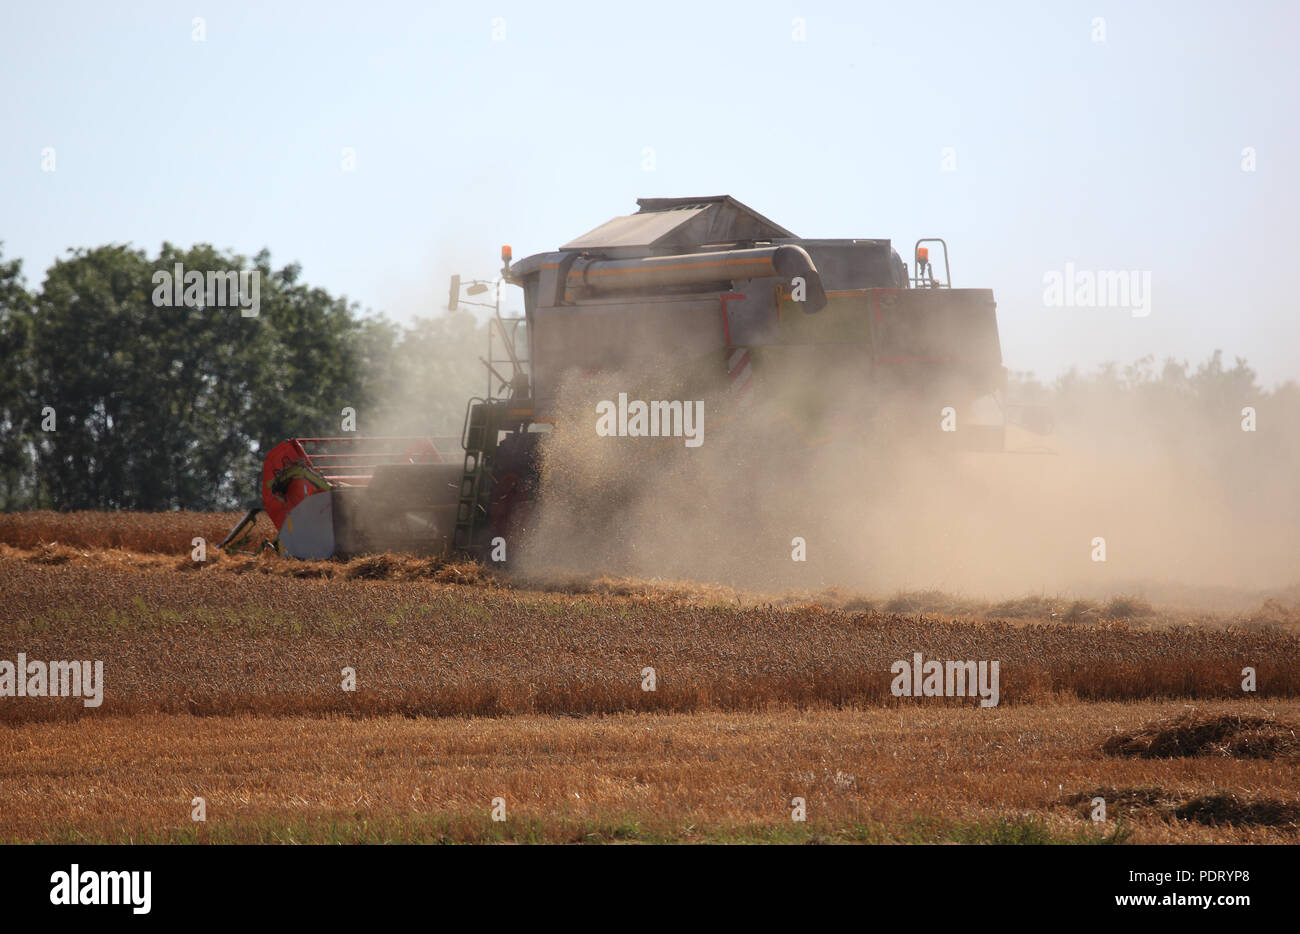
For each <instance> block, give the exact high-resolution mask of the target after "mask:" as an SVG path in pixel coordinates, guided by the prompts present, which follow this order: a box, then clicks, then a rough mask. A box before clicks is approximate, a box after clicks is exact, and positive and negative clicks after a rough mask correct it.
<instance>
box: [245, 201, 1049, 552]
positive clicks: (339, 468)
mask: <svg viewBox="0 0 1300 934" xmlns="http://www.w3.org/2000/svg"><path fill="white" fill-rule="evenodd" d="M637 204H638V206H639V208H640V209H639V210H638V211H637V212H636V213H635V214H631V215H628V216H625V217H616V218H614V219H613V220H611V221H609V222H607V223H605V224H602V225H600V226H599V227H597V228H596V229H595V230H592V231H591V232H590V233H587V234H584V235H583V236H581V237H578V238H577V239H576V240H572V241H570V242H569V243H566V244H565V245H564V246H562V247H561V248H560V249H559V250H557V251H555V252H551V253H539V254H536V255H533V256H529V257H527V258H525V259H523V260H520V261H519V262H517V263H513V264H512V262H511V253H510V248H509V247H504V248H503V249H502V261H503V263H504V267H503V270H502V281H504V282H506V283H508V284H510V285H516V286H518V287H519V288H521V289H522V290H523V298H524V308H525V314H524V317H523V318H521V319H520V318H503V317H502V316H501V315H500V312H499V309H498V310H497V312H496V314H495V316H494V318H493V329H494V331H495V334H494V335H493V336H494V338H495V339H496V341H497V342H498V343H499V345H500V346H501V347H503V348H504V356H501V357H497V356H494V353H495V351H494V350H493V349H492V348H493V344H492V343H491V342H490V345H489V353H488V359H486V360H484V361H483V362H484V363H485V365H486V366H487V367H488V369H489V371H490V377H489V379H490V381H491V382H490V384H489V385H490V386H494V385H495V386H497V387H498V388H497V389H496V391H494V392H493V391H490V392H489V393H488V394H487V395H486V396H485V397H482V398H473V399H470V400H469V401H468V404H467V407H466V415H465V422H464V426H463V430H462V433H461V438H460V447H461V448H462V449H463V450H462V451H458V452H456V460H455V461H452V462H447V460H445V459H444V455H443V453H442V452H440V451H439V449H438V447H437V446H436V445H435V444H434V442H433V440H432V439H427V438H297V439H291V440H289V441H285V442H283V443H281V444H279V445H278V446H276V447H275V448H273V449H272V450H271V452H270V453H269V454H268V455H267V457H266V461H265V465H264V467H263V470H262V478H261V491H260V492H261V502H260V504H259V505H257V506H255V507H254V508H253V509H251V510H250V511H249V513H248V515H246V516H245V517H244V519H243V520H242V521H241V522H240V523H239V525H237V526H236V528H235V529H234V531H232V532H231V534H230V535H229V536H228V537H227V539H226V541H225V542H223V543H222V547H223V548H226V549H228V550H232V551H242V550H244V549H246V548H247V546H248V545H249V544H250V541H251V539H252V537H253V529H254V523H255V520H256V517H257V514H258V513H259V512H261V511H265V512H266V514H267V515H268V517H269V518H270V519H271V522H272V523H273V524H274V526H275V528H276V529H277V530H278V535H277V537H276V539H275V541H274V542H270V543H263V545H262V547H268V546H271V547H274V548H275V549H276V550H278V551H279V552H280V553H282V554H285V555H291V556H294V557H298V558H312V559H320V558H329V557H335V556H340V557H346V556H350V555H356V554H362V553H367V552H376V551H404V552H414V553H421V554H436V553H442V552H448V551H464V552H471V553H478V554H485V553H486V549H487V547H488V546H489V543H490V542H491V541H492V540H493V539H495V538H496V537H498V536H503V537H504V536H508V535H510V533H511V531H512V530H513V529H515V528H517V527H518V525H519V522H520V521H521V519H520V517H521V516H523V515H526V514H527V512H528V510H529V509H530V508H531V507H532V505H533V502H534V500H535V499H536V498H537V493H538V487H539V482H538V464H539V458H538V451H539V448H540V446H541V445H542V444H544V443H545V438H546V437H547V435H548V433H549V432H550V431H552V430H553V431H557V432H561V431H581V432H587V433H591V432H592V423H594V422H595V415H594V414H593V415H592V416H591V418H592V421H591V422H587V421H585V420H584V422H583V423H581V424H573V423H572V422H573V419H572V418H571V419H570V421H569V422H568V423H566V421H565V416H566V415H568V414H571V413H565V412H562V411H560V403H559V398H558V396H559V393H560V389H561V387H562V385H563V384H564V381H565V380H566V379H567V378H569V377H571V376H574V375H584V374H585V375H588V376H589V375H591V374H599V373H635V374H651V375H652V379H651V381H650V382H647V383H645V384H644V385H641V384H638V385H639V387H640V388H642V389H644V390H645V392H646V393H647V394H646V395H640V396H639V398H642V399H654V400H697V399H698V400H704V403H705V406H706V407H707V409H708V410H709V412H710V424H711V425H712V426H717V425H720V424H725V423H726V422H727V421H728V420H729V419H731V418H732V417H733V416H739V415H741V414H742V413H743V420H737V421H736V424H741V423H744V424H752V423H753V422H754V421H755V420H765V421H766V422H768V423H784V424H786V425H787V426H788V429H789V432H788V433H789V435H790V437H791V439H792V440H791V445H792V447H796V448H797V447H798V446H799V445H800V444H807V443H812V442H814V441H819V440H822V436H823V435H824V434H825V432H826V431H827V430H830V431H831V432H832V433H834V432H835V431H841V432H843V431H848V432H852V433H854V434H856V435H858V436H861V435H862V433H863V432H864V431H868V430H870V428H871V426H872V425H877V424H881V423H882V422H883V423H888V422H889V421H890V418H891V417H892V418H893V420H894V422H897V421H898V420H899V419H898V418H897V415H898V413H900V412H907V413H909V414H910V413H921V414H918V416H917V419H916V421H918V422H923V423H924V424H925V425H927V426H931V427H933V428H935V429H936V430H935V434H936V435H937V434H938V432H937V426H938V422H939V418H940V412H941V409H942V408H943V407H946V406H952V407H953V408H954V410H956V411H959V412H961V413H962V415H963V416H965V415H967V414H968V413H969V412H970V411H971V410H972V409H971V407H972V406H973V404H974V403H975V402H976V400H979V399H981V398H983V397H994V398H996V394H997V393H998V391H999V390H1000V389H1001V388H1002V387H1003V386H1004V384H1005V370H1004V368H1003V366H1002V353H1001V348H1000V344H999V341H998V329H997V318H996V313H995V303H994V300H993V293H992V291H991V290H989V289H954V288H952V284H951V277H950V273H949V267H948V249H947V245H946V244H945V243H944V241H943V240H939V239H923V240H919V241H917V243H916V245H915V247H914V248H913V254H912V260H913V262H912V266H911V268H910V269H909V268H908V266H907V264H906V263H905V262H904V261H903V260H902V258H901V257H900V256H899V254H898V253H897V252H896V251H895V250H894V249H893V248H892V246H891V244H890V241H888V240H804V239H800V238H798V237H796V236H795V235H794V234H792V233H791V232H790V231H788V230H786V229H785V228H784V227H781V226H779V225H777V224H775V223H773V222H772V221H770V220H768V219H767V218H766V217H763V216H762V215H761V214H758V213H757V212H755V211H753V210H751V209H750V208H749V207H747V206H745V205H743V204H741V203H740V202H738V201H736V200H734V199H733V198H731V197H729V196H725V195H724V196H719V197H708V198H642V199H639V200H638V201H637ZM931 246H934V247H937V248H938V249H939V250H941V251H942V256H943V277H942V278H939V277H938V276H937V275H936V268H935V266H934V265H932V263H931V260H930V252H929V251H930V247H931ZM459 291H460V282H459V277H457V278H455V279H453V281H452V292H451V300H450V307H452V308H455V307H456V305H457V303H458V301H459V300H460V299H459ZM482 291H486V289H485V288H484V284H483V283H478V284H476V286H474V287H473V288H471V290H470V294H476V293H479V292H482ZM521 330H522V332H523V337H522V339H521V337H520V331H521ZM507 366H508V367H509V370H510V372H509V373H508V374H505V373H502V372H501V369H498V367H500V368H502V369H504V368H506V367H507ZM846 393H848V394H849V395H848V398H847V399H846ZM665 411H666V410H665ZM719 413H721V414H719ZM1005 427H1006V420H1005V418H1004V419H1003V420H1002V422H1001V423H995V424H985V425H976V424H972V423H970V421H969V419H965V420H964V421H963V422H962V424H961V425H960V429H961V430H960V431H958V432H954V433H953V434H952V436H953V437H958V438H960V439H961V441H962V443H963V446H964V447H965V448H967V449H969V448H977V449H985V450H1001V449H1002V448H1003V446H1004V432H1005ZM1026 427H1031V428H1033V429H1037V427H1038V426H1030V425H1027V426H1026ZM462 454H463V456H462ZM259 550H260V549H259Z"/></svg>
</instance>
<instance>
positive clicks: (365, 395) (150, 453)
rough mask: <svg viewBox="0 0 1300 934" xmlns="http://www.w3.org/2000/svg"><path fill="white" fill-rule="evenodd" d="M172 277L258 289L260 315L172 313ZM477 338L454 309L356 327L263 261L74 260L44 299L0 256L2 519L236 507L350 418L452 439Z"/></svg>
mask: <svg viewBox="0 0 1300 934" xmlns="http://www.w3.org/2000/svg"><path fill="white" fill-rule="evenodd" d="M178 266H179V267H180V268H181V269H183V270H189V271H198V272H203V271H223V272H231V273H244V274H245V277H244V281H245V282H247V281H249V280H250V278H251V276H252V275H253V274H256V276H257V284H258V301H257V308H256V311H257V314H256V316H249V314H248V313H249V312H250V311H251V310H252V309H250V308H249V307H247V303H245V304H243V305H241V304H240V302H239V301H238V298H237V296H236V295H233V294H225V295H221V294H218V296H217V298H218V301H217V302H216V303H209V302H208V301H207V299H209V298H211V297H212V296H211V295H210V294H203V295H200V296H198V297H197V301H196V300H195V299H196V293H194V292H191V294H190V295H189V296H188V301H184V302H174V301H170V293H168V292H165V291H160V290H163V289H165V288H170V280H169V278H168V277H171V276H172V275H173V274H174V272H175V271H176V270H177V267H178ZM164 274H165V275H164ZM230 281H231V283H238V282H239V279H238V276H237V275H236V276H233V277H231V279H230ZM160 282H161V283H163V285H160ZM223 291H224V290H223ZM232 291H234V290H233V289H232ZM176 295H177V296H178V297H182V293H180V292H179V291H178V292H177V293H176ZM486 339H487V338H486V330H485V326H484V325H483V324H480V323H479V322H478V321H477V320H476V319H475V318H474V316H473V315H471V314H469V313H467V312H463V311H461V312H452V313H446V314H442V315H436V316H429V317H426V318H420V319H418V320H417V321H416V322H415V323H414V324H412V325H411V326H409V327H403V326H399V325H397V324H395V323H393V322H392V321H390V320H388V319H387V318H385V317H384V316H383V315H377V314H371V313H363V311H362V310H361V309H360V308H359V307H358V306H357V305H356V304H355V303H352V302H349V301H347V300H346V299H344V298H342V297H338V296H334V295H331V294H329V293H328V292H327V291H325V290H324V289H320V288H316V287H313V286H311V285H309V284H308V283H305V282H303V281H301V270H300V268H299V267H298V266H297V265H294V264H290V265H286V266H283V267H281V268H278V269H277V268H274V267H273V266H272V264H271V257H270V255H269V254H268V253H267V252H266V251H262V252H261V253H258V254H257V255H256V256H253V257H251V258H249V257H245V256H240V255H237V254H233V253H227V252H222V251H219V250H216V249H214V248H212V247H211V246H207V245H197V246H193V247H191V248H190V249H188V250H182V249H178V248H177V247H174V246H172V245H171V244H163V246H162V248H161V249H160V250H159V252H158V254H157V255H156V256H152V257H151V256H149V255H147V254H146V253H145V252H144V251H143V250H139V249H132V248H130V247H128V246H122V245H108V246H102V247H98V248H95V249H79V250H73V251H70V252H69V255H68V256H67V257H66V258H63V259H59V260H57V261H56V262H55V263H54V264H53V265H52V266H51V267H50V268H49V269H48V270H47V271H46V275H45V280H44V282H43V283H42V284H41V286H40V288H39V289H36V290H33V289H31V288H29V287H28V285H27V284H26V282H25V280H24V277H23V274H22V268H21V263H20V261H18V260H8V261H6V260H4V258H3V256H2V255H0V359H3V360H4V361H5V366H4V369H3V371H0V509H5V510H14V509H34V508H52V509H112V508H120V509H139V510H166V509H228V508H237V507H239V506H240V505H242V504H245V503H247V502H249V501H251V500H252V499H253V497H254V494H255V493H256V478H257V477H258V475H259V472H260V469H261V463H260V462H261V456H262V452H264V451H266V450H267V449H268V448H269V446H271V445H273V444H275V443H276V442H278V441H280V440H283V439H284V438H287V437H295V436H297V437H302V436H311V435H317V436H332V435H337V434H339V433H340V425H341V418H340V413H341V412H342V410H343V409H344V408H351V409H352V410H354V411H355V412H356V413H357V416H356V419H357V423H358V429H359V431H360V432H361V433H381V432H382V433H395V434H408V433H409V434H422V435H423V434H455V433H458V432H459V430H460V424H461V418H462V415H463V412H464V403H465V399H466V398H467V397H468V396H469V395H471V394H472V393H473V392H474V391H476V390H477V391H481V390H482V388H483V380H482V372H483V371H482V366H481V364H479V363H478V357H479V356H481V355H482V353H483V348H484V346H485V342H486Z"/></svg>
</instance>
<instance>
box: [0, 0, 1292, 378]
mask: <svg viewBox="0 0 1300 934" xmlns="http://www.w3.org/2000/svg"><path fill="white" fill-rule="evenodd" d="M196 16H200V17H203V18H204V20H205V21H206V30H207V37H206V41H204V42H195V41H193V40H192V38H191V33H192V28H193V27H192V20H193V18H194V17H196ZM796 17H802V18H803V20H804V21H805V22H806V36H807V37H806V40H805V41H802V42H796V41H794V40H793V38H792V33H793V31H794V29H795V23H794V21H795V18H796ZM1096 17H1104V19H1105V29H1106V39H1105V41H1104V42H1094V41H1093V35H1092V34H1093V20H1094V18H1096ZM495 18H500V19H501V20H502V21H503V22H504V30H505V36H504V39H503V40H500V41H494V38H493V29H494V23H493V21H494V19H495ZM1298 26H1300V4H1297V3H1293V2H1292V3H1276V4H1274V3H1263V2H1243V3H1235V4H1229V3H1213V4H1211V3H1173V2H1169V3H1145V2H1136V3H1114V2H1100V0H1087V2H1062V3H996V2H981V3H943V2H925V3H919V4H913V3H899V2H891V3H872V4H868V3H850V2H846V3H826V2H822V3H817V2H797V3H790V2H772V3H768V2H759V0H749V2H742V3H711V2H695V3H681V4H677V3H659V2H656V3H635V4H624V3H595V4H567V3H562V2H552V3H544V4H542V3H531V4H530V3H507V2H501V3H488V4H478V3H457V4H414V3H411V4H399V3H380V2H368V3H330V2H317V3H301V4H290V3H274V2H264V3H253V4H237V3H219V2H214V0H192V2H188V3H182V4H177V3H129V4H122V5H118V4H100V3H93V4H92V3H58V2H42V3H39V4H17V3H12V2H11V3H8V4H6V6H5V9H4V11H3V12H2V13H0V89H2V90H3V96H2V98H0V239H3V240H4V241H5V244H4V252H5V255H6V256H10V257H12V256H18V257H21V258H22V259H23V260H24V266H25V271H26V273H27V276H28V279H29V282H31V283H32V284H39V281H40V279H41V277H42V275H43V272H44V269H45V267H46V266H47V265H48V264H49V263H50V261H51V260H53V259H54V258H55V257H56V256H58V255H60V254H61V253H62V251H63V250H65V249H66V248H68V247H71V246H90V245H98V244H102V243H105V242H130V243H132V244H134V245H136V246H140V247H144V248H146V249H147V250H149V251H150V252H154V251H156V250H157V248H158V246H159V245H160V243H161V242H162V241H163V240H170V241H172V242H174V243H178V244H182V245H188V244H190V243H192V242H200V241H203V242H211V243H213V244H215V245H217V246H218V247H223V248H231V249H235V250H238V251H241V252H244V253H253V252H255V251H257V250H258V249H260V248H261V247H263V246H266V247H269V248H270V249H271V251H272V255H273V258H274V260H275V261H276V262H277V263H285V262H289V261H298V262H300V263H301V264H302V266H303V270H304V276H305V278H306V279H307V280H308V281H310V282H312V283H314V284H318V285H321V286H324V287H326V288H328V289H330V290H331V291H334V292H337V293H343V294H346V295H347V296H348V297H349V298H351V299H353V300H355V301H358V302H360V303H361V304H362V305H364V306H367V307H370V308H373V309H376V310H383V311H385V312H387V313H388V314H390V315H391V316H393V317H394V318H396V319H398V320H407V319H409V318H410V317H411V316H412V315H415V314H421V313H430V312H433V311H436V310H437V309H438V308H439V307H441V305H442V303H444V302H445V300H446V299H445V296H446V278H447V276H448V275H449V274H450V273H451V272H460V273H462V274H464V275H465V276H484V277H486V276H489V275H492V274H494V273H495V270H496V269H497V267H498V263H497V253H498V248H499V245H500V244H501V243H503V242H508V243H510V244H512V245H513V246H514V249H515V255H516V256H524V255H526V254H528V253H532V252H537V251H541V250H547V249H552V248H554V247H556V246H558V245H559V244H560V243H562V242H564V241H566V240H568V239H570V238H572V237H575V236H577V235H578V234H580V233H583V232H585V231H587V230H588V229H590V228H592V227H595V226H596V225H597V224H599V223H601V222H602V221H604V220H606V219H608V218H609V217H612V216H614V215H616V214H623V213H629V212H630V211H632V210H634V209H635V203H634V201H635V198H636V197H638V196H678V195H710V194H724V193H725V194H731V195H734V196H736V197H737V198H739V199H740V200H742V201H745V202H746V203H748V204H750V205H752V206H753V207H754V208H755V209H757V210H758V211H760V212H762V213H764V214H766V215H768V216H769V217H771V218H772V219H774V220H776V221H777V222H778V223H780V224H783V225H784V226H786V227H788V228H790V229H792V230H794V231H795V232H796V233H798V234H800V235H801V236H807V237H852V236H861V237H888V238H891V239H893V240H894V241H895V243H896V244H899V245H901V246H902V247H903V252H904V253H905V254H906V253H907V252H908V251H909V250H910V244H911V243H912V241H913V240H915V239H916V238H917V237H919V236H931V235H938V236H943V237H946V238H947V239H948V242H949V244H950V246H951V248H952V250H953V274H954V278H955V279H956V284H958V285H970V286H989V287H992V288H993V289H994V290H995V291H996V294H997V297H998V300H999V314H1000V318H1001V322H1002V336H1003V349H1004V356H1005V358H1006V362H1007V363H1008V364H1009V365H1010V366H1012V367H1013V368H1016V369H1034V370H1036V371H1038V372H1039V373H1041V374H1043V375H1047V376H1050V375H1054V374H1055V373H1057V372H1059V371H1060V370H1061V369H1062V368H1064V367H1066V366H1068V365H1069V364H1071V363H1076V364H1080V365H1084V366H1090V365H1092V364H1095V363H1096V362H1098V361H1101V360H1106V359H1117V360H1120V361H1129V360H1132V359H1133V358H1135V357H1137V356H1139V355H1141V354H1145V353H1153V354H1156V355H1157V356H1164V355H1166V354H1175V355H1177V356H1180V357H1190V358H1192V359H1193V360H1196V359H1201V358H1203V357H1204V356H1206V355H1207V354H1208V353H1209V352H1210V351H1211V350H1213V349H1214V348H1216V347H1220V348H1223V349H1224V351H1225V352H1226V353H1227V354H1228V355H1229V356H1230V357H1231V356H1232V355H1233V354H1240V355H1244V356H1246V357H1247V358H1248V360H1249V361H1250V362H1251V363H1252V364H1253V365H1254V366H1255V367H1256V368H1257V369H1258V370H1259V371H1260V373H1261V374H1262V376H1263V377H1264V379H1265V381H1266V382H1269V383H1271V382H1275V381H1279V380H1282V379H1286V378H1300V350H1298V349H1297V348H1298V347H1300V323H1298V321H1297V315H1296V307H1297V300H1296V298H1295V291H1296V286H1295V283H1294V282H1292V281H1291V279H1292V270H1293V269H1294V268H1295V266H1296V261H1295V257H1296V255H1297V253H1298V252H1300V235H1298V234H1297V224H1298V223H1300V220H1298V219H1297V209H1298V208H1300V183H1298V182H1297V177H1296V167H1297V165H1300V129H1298V125H1300V120H1298V119H1297V116H1298V112H1300V107H1298V106H1297V100H1298V99H1300V95H1298V93H1297V92H1300V65H1298V64H1297V57H1296V51H1295V42H1296V40H1297V37H1298V36H1300V29H1298V28H1297V27H1298ZM47 146H52V147H54V148H55V151H56V159H57V163H56V165H57V169H56V171H55V172H52V173H47V172H42V171H41V151H42V149H43V148H44V147H47ZM343 147H353V148H355V150H356V153H357V165H356V171H355V172H351V173H347V172H344V171H342V170H341V167H340V162H341V151H342V149H343ZM647 147H650V148H652V149H653V150H654V168H653V171H647V170H646V169H645V168H644V167H643V160H644V151H645V149H646V148H647ZM944 147H952V148H953V149H954V150H955V152H956V171H952V172H945V171H942V165H941V159H942V153H943V149H944ZM1245 147H1253V148H1254V149H1255V150H1256V151H1257V169H1256V171H1255V172H1253V173H1247V172H1243V171H1242V170H1241V161H1242V156H1241V152H1242V150H1243V149H1244V148H1245ZM1067 261H1069V262H1073V263H1074V264H1075V266H1076V267H1079V268H1088V269H1126V270H1127V269H1131V270H1146V271H1149V272H1150V273H1151V277H1152V289H1153V294H1152V303H1151V314H1150V315H1149V316H1148V317H1145V318H1135V317H1133V316H1132V315H1130V314H1127V313H1126V312H1124V311H1122V310H1116V309H1096V308H1093V309H1078V308H1072V309H1064V308H1045V307H1044V306H1043V301H1042V298H1043V276H1044V274H1045V273H1046V272H1048V271H1050V270H1060V269H1062V268H1063V267H1064V265H1065V263H1066V262H1067Z"/></svg>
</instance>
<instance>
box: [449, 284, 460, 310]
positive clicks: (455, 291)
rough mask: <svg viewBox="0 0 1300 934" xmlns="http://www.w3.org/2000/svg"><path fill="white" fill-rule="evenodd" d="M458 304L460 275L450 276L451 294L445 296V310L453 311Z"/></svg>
mask: <svg viewBox="0 0 1300 934" xmlns="http://www.w3.org/2000/svg"><path fill="white" fill-rule="evenodd" d="M459 305H460V276H452V277H451V294H450V295H449V296H448V297H447V310H448V311H455V310H456V308H457V306H459Z"/></svg>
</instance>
